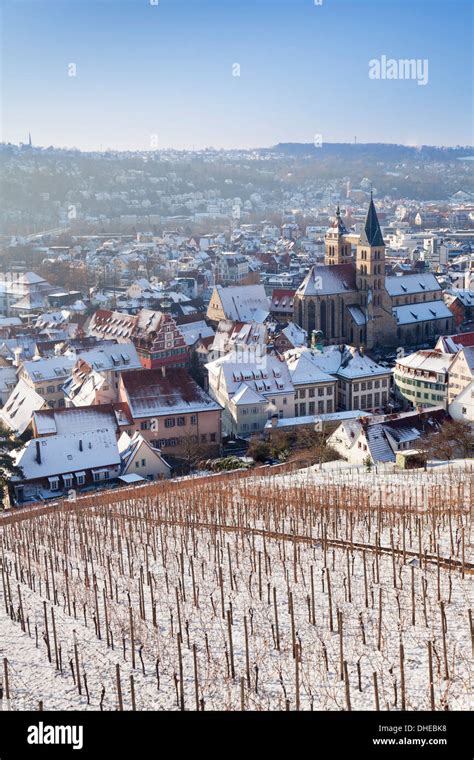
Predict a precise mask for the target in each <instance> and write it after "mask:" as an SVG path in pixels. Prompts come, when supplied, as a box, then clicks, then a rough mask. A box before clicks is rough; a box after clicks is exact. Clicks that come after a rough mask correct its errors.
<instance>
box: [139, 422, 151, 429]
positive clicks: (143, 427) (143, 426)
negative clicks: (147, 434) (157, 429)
mask: <svg viewBox="0 0 474 760" xmlns="http://www.w3.org/2000/svg"><path fill="white" fill-rule="evenodd" d="M148 429H149V423H148V422H141V423H140V430H148Z"/></svg>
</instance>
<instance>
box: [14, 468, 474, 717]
mask: <svg viewBox="0 0 474 760" xmlns="http://www.w3.org/2000/svg"><path fill="white" fill-rule="evenodd" d="M265 472H266V473H267V474H256V473H255V472H253V473H240V474H231V475H228V476H216V477H209V478H200V479H188V480H182V481H175V482H164V483H162V484H157V485H150V486H146V487H144V488H141V489H139V490H135V491H133V490H130V491H126V492H123V491H111V492H109V493H107V494H103V495H102V496H97V495H94V497H84V498H81V499H80V500H78V501H77V502H64V503H62V504H61V505H55V506H50V507H45V508H36V509H34V510H22V511H19V512H18V513H15V514H6V515H4V517H3V518H2V519H1V520H0V541H1V547H2V552H1V556H2V561H1V569H2V585H1V587H0V615H1V617H0V656H1V658H2V659H3V658H6V666H5V667H6V669H7V672H8V681H9V685H8V688H9V696H10V699H11V700H12V707H13V709H38V707H39V704H40V702H41V703H42V705H43V707H44V709H78V708H80V709H94V710H97V709H103V710H116V709H124V710H130V709H133V708H134V707H135V708H136V709H137V710H151V709H166V710H179V709H186V710H198V709H199V710H211V709H214V710H241V709H245V710H269V709H272V710H285V709H288V710H297V709H301V710H310V709H315V710H316V709H319V710H346V709H353V710H357V709H361V710H374V709H376V708H379V709H380V710H388V709H389V710H400V709H404V708H406V709H408V710H423V709H436V710H440V709H448V708H449V709H451V710H454V709H468V707H469V693H470V676H469V660H470V657H471V646H472V644H471V638H472V628H471V630H470V627H469V626H470V618H469V614H468V607H469V591H470V586H471V581H472V573H473V570H474V564H473V563H472V558H470V556H469V546H470V543H469V524H470V523H469V504H470V503H472V493H471V491H470V488H471V482H472V472H471V473H469V472H468V471H467V470H465V469H462V468H454V469H450V470H444V469H440V470H436V471H429V472H428V473H420V472H409V473H403V474H398V475H388V474H386V473H384V472H383V471H380V472H378V473H374V472H372V473H370V474H369V473H366V472H364V471H363V470H361V469H358V470H355V469H346V470H341V471H338V473H337V474H335V473H331V471H330V470H328V471H326V472H323V473H320V472H319V471H318V470H317V469H315V468H311V469H310V470H306V471H303V472H301V473H291V472H290V473H287V474H285V473H283V474H282V475H274V474H270V473H272V472H273V471H272V470H271V469H268V470H262V473H265ZM470 560H471V561H470ZM430 671H431V675H430ZM430 681H431V682H432V687H430Z"/></svg>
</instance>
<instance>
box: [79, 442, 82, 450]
mask: <svg viewBox="0 0 474 760" xmlns="http://www.w3.org/2000/svg"><path fill="white" fill-rule="evenodd" d="M79 451H82V441H79Z"/></svg>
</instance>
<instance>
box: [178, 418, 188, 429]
mask: <svg viewBox="0 0 474 760" xmlns="http://www.w3.org/2000/svg"><path fill="white" fill-rule="evenodd" d="M185 425H186V417H178V426H179V427H184V426H185Z"/></svg>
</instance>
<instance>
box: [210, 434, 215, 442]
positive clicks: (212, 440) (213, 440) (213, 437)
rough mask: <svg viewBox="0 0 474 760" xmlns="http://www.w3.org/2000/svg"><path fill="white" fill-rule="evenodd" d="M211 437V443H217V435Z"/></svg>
mask: <svg viewBox="0 0 474 760" xmlns="http://www.w3.org/2000/svg"><path fill="white" fill-rule="evenodd" d="M209 437H210V439H211V443H215V442H216V434H215V433H211V435H210V436H209Z"/></svg>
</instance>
